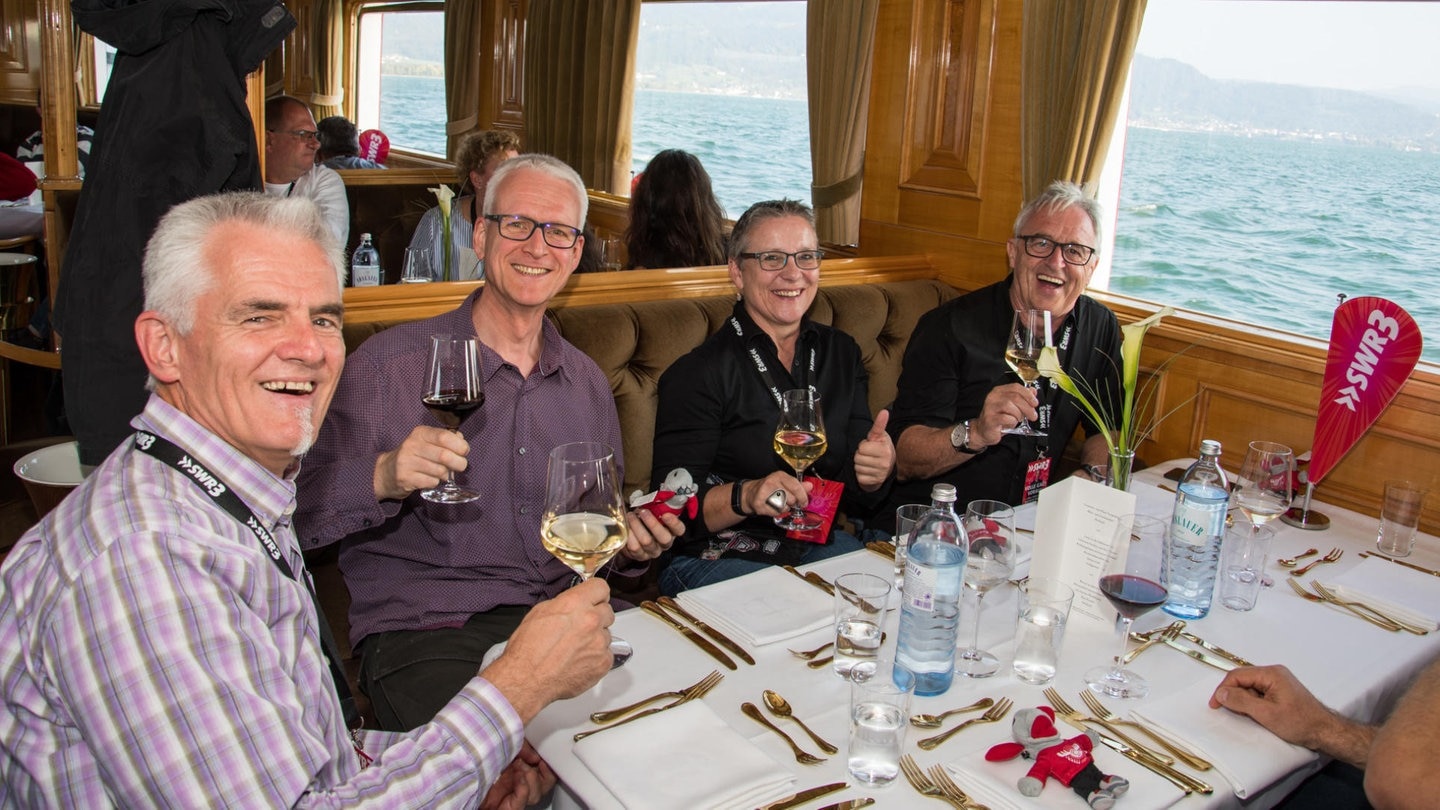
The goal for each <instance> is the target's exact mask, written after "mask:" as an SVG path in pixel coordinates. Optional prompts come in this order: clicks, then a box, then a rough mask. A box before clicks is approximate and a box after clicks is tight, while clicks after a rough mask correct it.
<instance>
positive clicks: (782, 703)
mask: <svg viewBox="0 0 1440 810" xmlns="http://www.w3.org/2000/svg"><path fill="white" fill-rule="evenodd" d="M761 697H763V698H764V699H765V708H767V709H769V710H770V713H771V714H773V715H775V716H776V717H784V718H787V719H790V720H794V721H795V725H797V726H799V727H800V729H801V730H802V731H804V732H805V733H806V734H809V735H810V739H812V740H814V741H815V744H816V745H818V746H820V750H822V751H824V752H825V753H827V754H838V753H840V749H839V748H836V747H835V746H833V745H831V744H830V743H828V742H826V741H825V738H823V737H821V736H820V735H819V734H816V733H815V732H813V731H811V730H810V727H809V726H807V725H805V723H804V722H803V721H802V720H801V719H800V718H798V717H796V716H795V711H794V710H793V709H791V708H790V702H789V701H787V700H786V699H785V698H783V697H780V695H779V693H777V692H772V691H770V690H769V689H766V690H765V691H764V692H763V693H761Z"/></svg>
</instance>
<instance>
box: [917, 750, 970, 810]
mask: <svg viewBox="0 0 1440 810" xmlns="http://www.w3.org/2000/svg"><path fill="white" fill-rule="evenodd" d="M900 772H901V773H903V774H905V781H907V782H909V783H910V787H913V788H915V791H916V792H917V793H919V794H920V795H922V796H929V797H930V798H932V799H939V800H940V801H942V802H945V803H946V804H948V805H950V806H951V807H953V808H955V810H972V808H970V807H966V806H965V802H962V801H960V800H959V799H957V798H955V797H953V796H951V795H950V794H948V793H946V792H945V791H943V790H941V789H940V786H939V785H937V784H935V783H934V782H931V781H930V777H928V776H926V775H925V772H924V771H922V770H920V766H919V765H917V764H916V763H915V759H914V758H913V757H911V756H910V755H909V754H905V755H903V756H901V757H900Z"/></svg>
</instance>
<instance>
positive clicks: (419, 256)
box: [400, 248, 433, 284]
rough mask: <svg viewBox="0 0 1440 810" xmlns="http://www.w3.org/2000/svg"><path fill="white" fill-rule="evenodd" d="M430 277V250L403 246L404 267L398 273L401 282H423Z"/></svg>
mask: <svg viewBox="0 0 1440 810" xmlns="http://www.w3.org/2000/svg"><path fill="white" fill-rule="evenodd" d="M429 281H433V279H432V278H430V251H428V250H426V249H424V248H405V268H404V270H402V271H401V273H400V283H401V284H424V283H427V282H429Z"/></svg>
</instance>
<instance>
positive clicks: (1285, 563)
mask: <svg viewBox="0 0 1440 810" xmlns="http://www.w3.org/2000/svg"><path fill="white" fill-rule="evenodd" d="M1319 553H1320V549H1318V548H1312V549H1307V550H1305V551H1302V552H1300V553H1299V554H1296V555H1295V556H1294V557H1283V558H1281V559H1278V560H1276V561H1275V564H1276V565H1279V566H1281V567H1283V568H1294V567H1295V565H1296V564H1297V563H1298V562H1299V561H1300V560H1303V559H1305V558H1306V557H1309V556H1310V555H1312V554H1319Z"/></svg>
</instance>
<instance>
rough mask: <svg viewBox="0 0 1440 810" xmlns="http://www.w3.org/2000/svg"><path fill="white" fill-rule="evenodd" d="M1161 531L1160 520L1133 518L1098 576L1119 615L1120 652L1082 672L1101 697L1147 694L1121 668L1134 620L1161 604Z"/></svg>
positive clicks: (1142, 681) (1142, 683)
mask: <svg viewBox="0 0 1440 810" xmlns="http://www.w3.org/2000/svg"><path fill="white" fill-rule="evenodd" d="M1121 528H1125V526H1124V524H1123V523H1122V524H1121ZM1165 528H1166V527H1165V522H1164V521H1161V520H1157V519H1155V518H1148V517H1144V516H1140V515H1137V516H1136V517H1135V523H1134V529H1133V531H1128V532H1117V537H1116V539H1115V543H1116V545H1117V546H1118V548H1117V550H1116V553H1115V554H1114V555H1113V556H1114V559H1113V560H1112V562H1111V564H1110V565H1109V566H1107V570H1106V573H1104V574H1102V575H1101V577H1100V593H1101V594H1103V595H1104V596H1105V598H1106V599H1108V600H1110V604H1112V605H1114V606H1115V610H1117V611H1119V613H1120V653H1119V655H1116V656H1115V663H1114V665H1113V666H1108V667H1106V666H1098V667H1094V668H1092V669H1090V670H1089V671H1088V672H1086V673H1085V683H1086V685H1088V686H1089V687H1090V688H1091V689H1093V690H1094V691H1096V692H1098V693H1100V694H1102V695H1108V696H1110V697H1115V698H1132V697H1133V698H1139V697H1145V696H1146V695H1147V694H1149V693H1150V684H1149V683H1147V682H1146V680H1145V679H1144V678H1142V677H1140V676H1139V675H1138V674H1136V673H1134V672H1132V671H1130V670H1128V669H1125V666H1124V664H1123V661H1124V659H1125V651H1126V650H1127V649H1129V646H1130V626H1131V625H1132V624H1133V623H1134V622H1135V619H1136V618H1138V617H1140V616H1143V615H1145V614H1146V613H1149V612H1150V611H1152V610H1154V609H1155V608H1157V607H1160V606H1161V605H1163V604H1165V586H1164V585H1161V584H1160V559H1161V557H1162V556H1163V555H1164V548H1163V544H1164V537H1165Z"/></svg>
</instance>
